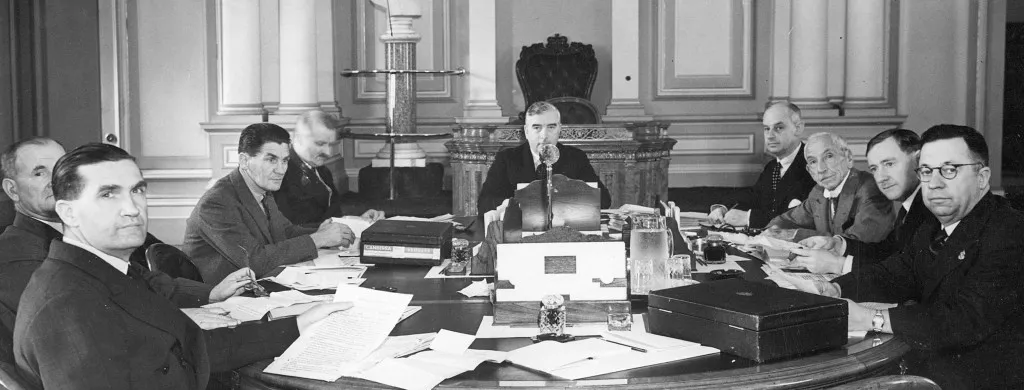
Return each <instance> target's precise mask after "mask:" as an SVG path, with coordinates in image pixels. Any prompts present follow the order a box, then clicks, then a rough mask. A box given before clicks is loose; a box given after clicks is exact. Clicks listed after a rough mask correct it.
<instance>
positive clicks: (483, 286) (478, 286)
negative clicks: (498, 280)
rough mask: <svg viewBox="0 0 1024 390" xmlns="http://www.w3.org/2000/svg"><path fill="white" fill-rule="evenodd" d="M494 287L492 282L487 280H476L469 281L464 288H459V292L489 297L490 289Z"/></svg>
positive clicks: (470, 296)
mask: <svg viewBox="0 0 1024 390" xmlns="http://www.w3.org/2000/svg"><path fill="white" fill-rule="evenodd" d="M493 288H494V283H487V280H486V279H484V280H477V281H474V282H473V283H470V284H469V285H468V286H466V288H463V289H462V290H459V294H462V295H465V296H466V297H469V298H473V297H489V296H491V290H492V289H493Z"/></svg>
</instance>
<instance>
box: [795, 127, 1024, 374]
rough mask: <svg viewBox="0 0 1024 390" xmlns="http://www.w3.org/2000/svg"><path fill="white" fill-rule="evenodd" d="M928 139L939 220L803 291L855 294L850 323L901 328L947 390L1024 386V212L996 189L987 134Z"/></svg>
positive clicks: (927, 171)
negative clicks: (875, 259) (876, 305)
mask: <svg viewBox="0 0 1024 390" xmlns="http://www.w3.org/2000/svg"><path fill="white" fill-rule="evenodd" d="M922 140H923V146H922V148H921V161H920V164H919V165H918V168H917V173H918V177H919V178H920V179H921V194H922V197H923V198H924V204H925V206H926V207H927V208H928V210H929V211H931V213H932V214H933V215H934V216H935V218H936V219H933V220H928V221H925V222H924V223H923V224H921V226H920V227H919V228H918V229H917V231H916V232H915V234H914V236H913V238H912V240H911V242H910V244H909V246H908V247H906V248H904V250H902V251H899V252H897V253H895V254H893V255H891V256H889V258H887V259H885V260H884V261H882V262H881V263H878V264H874V265H871V266H868V267H864V268H862V269H861V270H859V271H858V272H853V273H850V274H847V275H843V276H841V277H839V278H836V279H835V280H833V281H832V283H815V284H814V286H813V287H812V288H807V286H803V287H801V289H803V290H805V291H811V292H816V293H820V294H823V295H829V296H833V297H843V298H849V299H851V300H852V301H850V302H849V317H848V321H849V323H848V327H849V330H851V331H856V330H873V331H875V332H884V333H893V334H896V335H899V336H900V337H901V338H902V340H903V341H905V342H906V343H908V344H909V345H910V346H911V348H912V350H911V352H910V353H908V354H907V355H906V356H905V359H906V362H907V363H908V368H909V369H910V373H912V374H916V375H922V376H926V377H928V378H931V379H933V380H935V382H937V383H938V384H939V385H940V386H941V387H942V388H943V389H959V388H972V389H973V388H1007V389H1011V388H1016V389H1019V388H1024V370H1022V369H1021V366H1020V364H1019V363H1018V362H1020V357H1021V356H1024V261H1022V258H1024V240H1022V239H1021V232H1024V214H1022V213H1020V212H1019V211H1017V210H1014V209H1013V208H1011V206H1010V205H1009V203H1008V202H1007V201H1006V199H1004V198H1002V197H1000V196H996V195H993V194H992V193H991V192H990V191H989V179H990V177H991V175H992V171H991V169H990V168H989V167H988V146H987V145H986V144H985V139H984V137H983V136H982V135H981V134H980V133H978V132H977V131H975V130H974V129H972V128H970V127H966V126H956V125H938V126H934V127H932V128H930V129H928V131H926V132H925V133H924V135H923V136H922ZM911 300H912V301H916V302H918V303H917V304H913V305H907V304H903V302H907V301H911ZM854 301H856V302H886V303H893V304H899V305H898V306H895V307H892V308H889V309H885V310H874V309H869V308H868V307H865V306H864V305H861V304H858V303H854Z"/></svg>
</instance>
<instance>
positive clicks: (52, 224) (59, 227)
mask: <svg viewBox="0 0 1024 390" xmlns="http://www.w3.org/2000/svg"><path fill="white" fill-rule="evenodd" d="M25 215H28V214H25ZM29 218H32V219H34V220H36V221H39V222H41V223H44V224H46V225H47V226H49V227H52V228H53V230H56V231H57V232H58V233H60V234H64V224H63V223H60V222H50V221H47V220H43V219H39V218H36V217H33V216H31V215H29Z"/></svg>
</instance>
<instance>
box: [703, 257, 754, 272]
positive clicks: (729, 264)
mask: <svg viewBox="0 0 1024 390" xmlns="http://www.w3.org/2000/svg"><path fill="white" fill-rule="evenodd" d="M746 260H747V259H744V258H742V257H739V256H726V257H725V264H708V265H702V264H701V263H695V264H697V268H695V269H694V270H693V272H697V273H708V272H711V271H714V270H716V269H720V270H730V269H735V270H740V271H743V267H740V265H739V264H737V263H736V262H737V261H746Z"/></svg>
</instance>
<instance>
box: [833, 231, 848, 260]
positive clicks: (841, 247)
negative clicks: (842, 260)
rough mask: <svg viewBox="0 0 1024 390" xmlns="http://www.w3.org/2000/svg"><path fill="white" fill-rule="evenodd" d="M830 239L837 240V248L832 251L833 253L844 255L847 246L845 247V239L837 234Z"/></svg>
mask: <svg viewBox="0 0 1024 390" xmlns="http://www.w3.org/2000/svg"><path fill="white" fill-rule="evenodd" d="M832 237H833V238H838V239H839V248H835V249H836V250H835V251H833V252H835V253H837V254H840V255H845V254H847V253H846V249H847V247H848V246H847V245H846V237H843V236H840V235H838V234H836V235H835V236H832Z"/></svg>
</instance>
